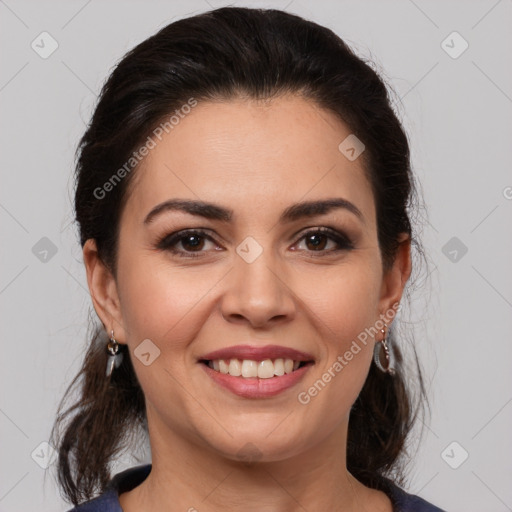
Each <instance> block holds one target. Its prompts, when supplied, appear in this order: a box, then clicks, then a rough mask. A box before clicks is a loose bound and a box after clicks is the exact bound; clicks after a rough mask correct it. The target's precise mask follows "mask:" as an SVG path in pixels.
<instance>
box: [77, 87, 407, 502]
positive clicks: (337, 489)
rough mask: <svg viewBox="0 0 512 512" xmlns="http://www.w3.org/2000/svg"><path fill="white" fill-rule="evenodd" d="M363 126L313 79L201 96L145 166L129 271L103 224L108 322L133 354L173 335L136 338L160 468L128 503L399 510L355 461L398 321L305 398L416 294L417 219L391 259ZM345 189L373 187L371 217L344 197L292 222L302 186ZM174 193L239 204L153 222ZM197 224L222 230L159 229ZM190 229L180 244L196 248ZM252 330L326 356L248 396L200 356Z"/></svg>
mask: <svg viewBox="0 0 512 512" xmlns="http://www.w3.org/2000/svg"><path fill="white" fill-rule="evenodd" d="M349 134H350V129H349V128H348V127H347V126H346V125H345V124H344V123H342V122H341V121H340V120H338V119H337V118H336V117H335V116H334V115H333V114H331V113H329V112H326V111H324V110H322V109H320V108H318V106H316V105H315V104H314V103H312V102H311V101H309V100H305V99H303V98H301V97H299V96H291V95H287V96H282V97H279V98H274V99H273V100H272V101H267V102H256V101H252V100H251V101H248V100H246V99H243V100H242V99H237V100H230V101H224V102H220V101H219V102H207V103H199V104H198V105H197V106H196V107H195V108H194V109H193V110H192V112H191V113H190V114H189V115H187V116H186V117H185V118H184V119H183V120H181V121H180V123H179V125H178V126H176V127H175V128H174V129H173V130H172V131H170V132H169V133H168V134H166V135H165V136H164V137H163V139H162V141H161V142H159V143H158V145H157V147H155V148H154V149H152V150H151V152H150V154H149V155H148V156H147V157H146V158H145V160H144V161H143V163H142V164H141V166H140V168H139V169H137V171H136V172H137V175H136V176H134V177H136V180H135V181H134V183H133V185H134V186H133V187H132V188H131V189H130V194H129V197H128V201H127V205H126V207H125V209H124V210H123V213H122V216H121V221H120V233H119V252H118V267H117V272H116V275H117V277H114V276H113V275H112V274H111V273H110V272H109V271H108V270H107V269H106V267H105V266H104V265H103V264H102V262H101V260H100V259H99V257H98V253H97V252H96V247H95V243H94V240H89V241H88V242H87V243H86V244H85V247H84V251H83V254H84V261H85V265H86V269H87V278H88V283H89V288H90V291H91V296H92V300H93V303H94V307H95V309H96V312H97V313H98V315H99V317H100V319H101V320H102V322H103V324H104V326H105V329H106V330H108V332H110V329H114V331H115V337H116V339H117V340H118V341H119V343H127V344H128V346H129V349H130V352H131V353H132V354H133V350H135V349H136V347H137V346H138V345H139V344H140V343H141V341H142V340H145V339H148V338H149V339H150V340H151V341H152V342H153V343H154V344H155V345H156V346H158V348H159V349H160V351H161V353H160V356H159V357H158V358H157V359H155V360H154V362H153V363H152V364H151V365H149V366H145V365H143V364H142V363H141V362H140V361H139V360H138V359H137V358H136V357H133V356H132V361H133V363H134V368H135V371H136V373H137V376H138V378H139V381H140V384H141V386H142V388H143V391H144V394H145V397H146V403H147V418H148V427H149V436H150V442H151V453H152V463H153V469H152V472H151V474H150V475H149V477H148V478H147V479H146V480H145V481H144V482H143V483H142V484H141V485H139V486H138V487H136V488H135V489H133V490H132V491H130V492H126V493H123V494H121V496H120V502H121V505H122V507H123V510H124V511H125V512H132V511H136V510H137V511H150V510H169V511H178V510H179V511H186V510H193V509H192V507H194V508H195V509H197V510H198V511H200V512H203V511H219V510H238V509H239V508H240V507H243V508H244V510H246V511H248V512H249V511H253V510H254V511H256V510H257V511H260V512H261V511H273V512H277V511H287V512H289V511H299V510H301V511H304V510H336V511H343V512H349V511H356V510H358V511H360V510H371V511H381V512H389V511H391V510H392V506H391V502H390V500H389V498H388V497H387V496H386V495H385V494H384V493H382V492H380V491H376V490H373V489H370V488H367V487H365V486H364V485H363V484H362V483H360V482H358V481H357V480H356V479H355V478H354V477H353V476H352V475H351V474H350V473H349V472H348V471H347V468H346V462H345V450H346V442H347V425H348V419H349V412H350V408H351V406H352V404H353V403H354V401H355V400H356V398H357V396H358V394H359V392H360V390H361V388H362V386H363V384H364V381H365V379H366V376H367V374H368V371H369V367H370V364H372V354H373V346H374V343H375V342H378V341H379V340H380V339H381V337H379V336H380V333H379V334H377V335H376V336H375V338H373V339H370V341H369V342H368V343H367V345H366V346H364V345H361V351H360V352H359V353H358V354H357V355H355V356H354V358H353V359H352V361H350V362H349V364H347V365H346V366H345V367H344V368H343V371H341V372H340V373H338V374H337V375H336V377H335V378H333V379H332V380H331V381H330V382H329V383H328V384H327V385H326V386H325V388H324V389H323V390H322V391H321V392H320V393H318V395H317V396H316V397H314V398H313V399H312V400H311V401H310V402H309V403H308V404H307V405H304V404H301V403H300V402H299V401H298V399H297V395H298V393H299V392H301V391H305V390H307V389H308V388H309V387H310V386H311V385H312V384H313V383H314V382H315V381H317V380H318V379H319V378H320V377H321V375H322V374H323V373H324V372H326V371H327V369H328V368H330V367H331V366H332V365H333V363H334V361H336V358H337V357H338V356H339V355H341V354H343V353H345V351H346V350H348V349H349V347H350V345H351V343H352V341H353V340H354V339H356V337H357V335H358V334H359V333H361V332H362V331H364V329H365V328H368V327H370V326H373V325H375V323H376V321H377V320H378V319H379V318H380V315H381V314H385V313H386V312H387V311H389V310H390V309H391V308H392V306H393V304H396V303H397V302H399V301H400V298H401V296H402V292H403V288H404V285H405V283H406V281H407V279H408V278H409V274H410V270H411V262H410V243H409V240H408V238H407V237H406V236H404V237H403V238H402V243H401V245H400V247H399V250H398V252H397V255H396V258H395V262H394V264H393V266H392V268H391V269H389V270H388V271H384V270H383V266H382V259H381V253H380V249H379V246H378V242H377V225H376V213H375V204H374V198H373V195H372V191H371V187H370V184H369V182H368V181H367V178H366V176H365V173H364V170H363V162H362V158H358V159H356V160H355V161H349V160H348V159H347V158H345V156H344V155H343V154H342V153H341V152H340V151H339V150H338V145H339V144H340V142H341V141H342V140H344V139H345V137H347V136H348V135H349ZM333 197H341V198H344V199H346V200H348V201H350V202H351V203H353V204H354V205H356V206H357V208H358V209H359V210H360V211H361V213H362V218H361V219H360V218H358V217H357V216H356V215H354V214H353V213H351V212H350V211H348V210H345V209H337V210H333V211H331V212H329V213H327V214H324V215H319V216H316V217H312V218H305V219H301V220H297V221H294V222H291V223H286V224H281V223H279V222H278V218H279V215H280V214H281V212H282V210H284V209H285V208H286V207H288V206H289V205H291V204H293V203H296V202H299V201H303V200H316V199H325V198H333ZM171 198H183V199H201V200H204V201H210V202H214V203H216V204H219V205H222V206H225V207H229V208H232V209H233V211H234V215H233V218H232V220H231V221H230V222H221V221H217V220H207V219H204V218H200V217H196V216H192V215H190V214H186V213H183V212H176V211H168V212H165V213H163V214H161V215H159V216H157V217H155V218H154V220H153V221H152V222H151V223H150V224H148V225H146V224H144V218H145V216H146V215H147V214H148V212H149V211H150V210H151V209H152V208H153V207H155V206H156V205H157V204H159V203H161V202H163V201H166V200H168V199H171ZM323 226H325V227H327V226H329V227H332V228H333V229H335V230H337V231H339V232H341V233H345V234H347V235H348V236H349V237H350V238H351V239H352V240H353V245H354V247H353V248H352V249H343V250H340V251H338V252H332V249H333V248H336V247H337V244H336V242H335V241H334V240H331V239H329V238H321V239H320V241H321V242H322V243H321V244H320V246H321V247H320V249H317V248H316V246H315V245H314V243H312V242H311V239H310V238H309V237H306V238H303V235H304V234H305V233H307V232H308V231H311V230H312V229H313V230H314V228H319V227H323ZM190 228H204V229H205V230H207V231H208V234H209V235H210V236H211V237H212V239H213V241H209V240H207V239H204V238H201V239H200V240H203V241H204V243H203V245H202V246H201V247H200V248H199V251H200V254H199V257H198V258H187V257H180V256H178V255H175V254H173V253H172V252H171V251H170V250H169V249H167V250H160V249H158V248H157V244H158V241H159V238H162V237H164V236H165V235H168V234H171V233H174V232H177V231H180V230H184V229H190ZM247 236H251V237H253V238H254V239H255V240H256V241H257V242H258V244H259V245H260V246H261V247H262V249H263V252H262V254H261V255H260V256H259V257H258V258H257V259H256V260H255V261H254V262H252V263H247V262H246V261H245V260H244V259H242V258H241V257H240V256H239V255H238V254H237V252H236V248H237V246H238V245H239V244H240V243H241V242H242V241H243V240H244V239H245V238H246V237H247ZM187 241H190V239H188V238H187V239H182V242H178V243H177V245H176V246H175V247H176V248H177V249H179V250H181V251H182V252H184V253H185V254H187V251H188V254H190V253H191V252H193V251H194V247H193V246H191V244H187ZM193 241H194V240H193ZM193 241H192V242H193ZM216 248H220V249H222V250H215V249H216ZM329 251H331V252H329ZM196 253H197V249H196ZM321 254H324V255H323V256H321ZM242 343H251V344H254V345H259V344H260V345H267V344H278V345H284V346H286V347H293V348H296V349H298V350H302V351H304V352H308V353H310V354H312V355H313V356H314V358H315V364H314V366H313V367H311V368H310V369H309V371H308V372H307V373H306V374H305V376H304V378H303V380H302V381H301V382H299V383H298V384H297V385H296V386H293V387H292V388H290V389H288V390H286V391H284V392H283V393H281V394H279V395H277V396H275V397H272V398H264V399H247V398H242V397H239V396H237V395H235V394H233V393H231V392H229V391H227V390H225V389H223V388H221V387H219V386H218V385H216V384H215V383H214V382H213V381H212V380H211V378H210V377H209V376H207V375H206V373H205V372H204V370H203V369H202V368H201V366H200V363H198V362H197V360H198V358H199V357H200V356H201V355H204V354H206V353H208V352H210V351H213V350H216V349H219V348H223V347H229V346H233V345H238V344H242ZM247 443H252V445H254V447H256V449H257V452H258V457H259V458H258V462H257V463H252V464H248V463H247V462H243V461H240V460H239V457H238V456H237V454H238V453H239V451H240V450H241V449H244V447H247Z"/></svg>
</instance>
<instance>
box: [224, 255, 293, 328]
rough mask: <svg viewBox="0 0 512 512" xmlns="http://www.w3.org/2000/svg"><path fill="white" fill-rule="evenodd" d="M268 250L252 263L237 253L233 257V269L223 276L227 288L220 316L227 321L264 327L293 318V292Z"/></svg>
mask: <svg viewBox="0 0 512 512" xmlns="http://www.w3.org/2000/svg"><path fill="white" fill-rule="evenodd" d="M270 252H271V251H265V250H264V251H263V253H262V254H261V255H260V256H259V257H258V258H257V259H256V260H255V261H252V262H251V263H248V262H247V261H245V260H244V259H243V258H242V257H239V256H238V255H237V256H236V257H235V263H234V268H233V269H232V271H231V272H229V273H228V275H227V276H226V280H227V281H226V286H227V288H226V291H225V293H224V296H223V299H222V302H221V310H222V316H223V317H224V318H225V319H226V320H227V321H229V322H231V323H249V324H250V326H251V327H253V328H265V327H270V326H271V325H274V324H276V323H286V322H289V321H291V320H292V319H293V318H294V316H295V310H296V301H295V299H294V294H293V291H292V290H291V288H290V287H289V285H288V284H287V283H286V281H285V273H284V272H283V270H282V268H280V267H279V266H278V265H277V264H276V262H275V261H273V260H272V257H271V254H270Z"/></svg>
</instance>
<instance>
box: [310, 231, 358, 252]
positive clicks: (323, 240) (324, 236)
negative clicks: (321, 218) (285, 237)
mask: <svg viewBox="0 0 512 512" xmlns="http://www.w3.org/2000/svg"><path fill="white" fill-rule="evenodd" d="M300 240H304V244H305V246H306V250H308V251H310V252H319V253H326V254H330V253H333V252H338V251H342V250H349V249H352V248H353V247H354V246H353V244H352V242H351V240H350V239H349V238H348V237H347V236H346V235H344V234H342V233H339V232H337V231H334V230H332V229H329V228H318V229H315V230H312V231H308V232H307V233H305V234H304V235H303V236H302V237H301V238H300ZM329 242H332V243H331V248H328V245H329ZM332 245H334V247H332Z"/></svg>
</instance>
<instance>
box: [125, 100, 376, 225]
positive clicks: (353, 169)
mask: <svg viewBox="0 0 512 512" xmlns="http://www.w3.org/2000/svg"><path fill="white" fill-rule="evenodd" d="M350 134H351V132H350V129H349V127H348V126H347V125H345V124H344V123H343V122H342V121H341V120H340V119H339V118H337V117H336V116H335V115H334V114H332V113H330V112H328V111H326V110H324V109H321V108H320V107H318V106H317V105H316V104H315V103H313V102H312V101H311V100H307V99H304V98H302V97H300V96H295V95H287V96H281V97H278V98H274V99H272V100H266V101H255V100H248V99H241V98H237V99H235V100H226V101H216V102H213V101H207V102H199V103H198V104H197V106H195V107H194V108H192V109H191V111H190V113H188V114H186V115H184V116H182V117H181V118H180V120H179V122H178V123H177V124H175V125H173V128H172V129H170V130H168V133H166V132H164V133H163V135H161V140H158V139H157V138H154V140H155V143H156V144H155V146H154V148H153V149H151V151H150V152H149V154H148V155H147V156H146V157H145V158H144V160H143V161H142V163H141V164H140V165H139V168H138V169H137V170H136V171H135V173H136V176H134V178H135V180H134V181H133V183H132V187H131V191H130V195H129V198H128V202H130V203H131V206H132V208H131V210H133V211H135V210H136V211H138V210H140V211H141V214H142V212H144V213H147V210H149V209H150V208H151V207H152V206H154V205H155V204H157V203H159V202H162V201H166V200H168V199H170V198H175V197H179V198H190V199H203V200H209V201H213V202H217V203H219V204H224V205H230V206H231V207H233V208H234V210H235V211H236V210H237V209H238V208H239V207H243V208H246V209H247V211H250V210H252V211H254V209H255V208H256V209H259V208H264V209H265V211H270V210H271V209H272V207H273V206H274V205H275V206H276V207H278V208H279V209H280V210H281V209H282V208H283V207H285V206H286V205H287V204H289V203H294V202H297V201H299V200H308V199H316V198H318V197H325V196H329V197H333V196H340V197H344V198H346V199H349V200H350V201H352V202H354V203H358V207H359V208H360V209H361V210H362V211H363V213H364V214H365V216H372V213H373V198H372V195H371V187H370V184H369V183H368V181H367V179H366V174H365V171H364V167H363V161H362V158H358V159H356V160H354V161H350V160H349V159H347V158H346V157H345V155H344V154H343V153H342V152H340V150H339V145H340V143H341V142H342V141H344V140H345V139H346V138H347V137H348V136H349V135H350ZM364 210H366V212H365V211H364Z"/></svg>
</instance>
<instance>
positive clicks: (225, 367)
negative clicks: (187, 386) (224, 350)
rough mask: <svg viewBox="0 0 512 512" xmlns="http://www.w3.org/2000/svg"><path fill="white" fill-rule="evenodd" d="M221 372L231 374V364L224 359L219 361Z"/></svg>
mask: <svg viewBox="0 0 512 512" xmlns="http://www.w3.org/2000/svg"><path fill="white" fill-rule="evenodd" d="M213 368H214V369H215V361H214V362H213ZM219 371H220V373H229V364H228V363H226V361H224V359H219Z"/></svg>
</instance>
